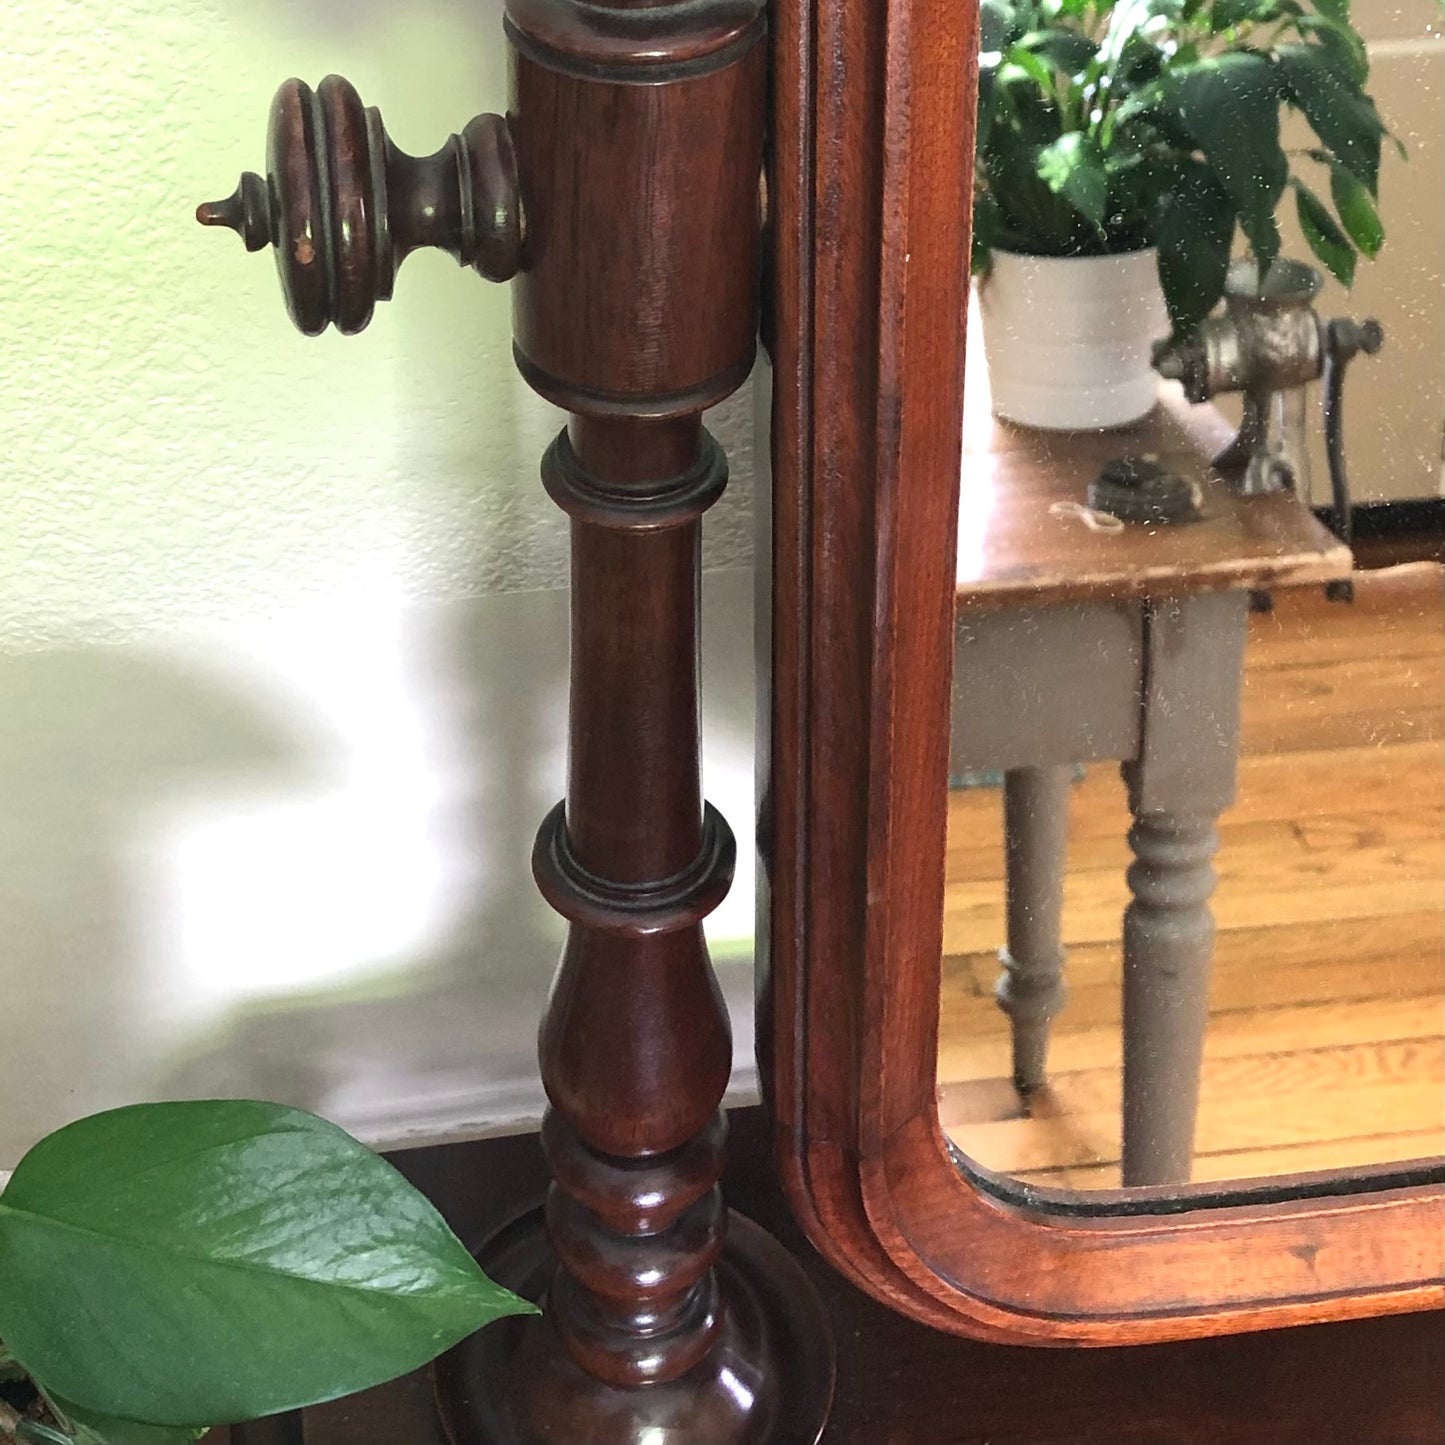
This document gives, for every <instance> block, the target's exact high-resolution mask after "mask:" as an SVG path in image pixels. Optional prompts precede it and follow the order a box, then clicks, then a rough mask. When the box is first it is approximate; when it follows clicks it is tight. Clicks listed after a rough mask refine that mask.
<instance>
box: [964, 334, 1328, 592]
mask: <svg viewBox="0 0 1445 1445" xmlns="http://www.w3.org/2000/svg"><path fill="white" fill-rule="evenodd" d="M982 350H983V348H982V347H981V346H979V345H976V344H975V345H973V346H971V347H970V353H971V354H970V360H969V367H968V376H967V387H966V390H965V401H964V424H963V468H962V490H961V495H960V499H959V501H960V505H959V524H958V571H957V579H958V599H959V604H960V606H969V607H989V606H1003V605H1008V604H1014V603H1021V602H1028V603H1034V604H1037V603H1049V602H1071V601H1098V600H1100V599H1103V598H1119V597H1148V596H1156V597H1159V596H1170V595H1177V594H1179V593H1185V592H1211V591H1227V590H1231V589H1241V588H1271V587H1293V586H1299V585H1302V584H1304V583H1315V582H1326V581H1330V580H1332V579H1334V578H1337V577H1347V576H1348V575H1349V572H1350V553H1349V549H1348V548H1346V547H1345V546H1344V545H1343V544H1342V543H1341V542H1340V541H1339V540H1338V539H1337V538H1335V537H1334V536H1332V535H1331V534H1330V532H1329V531H1328V530H1327V529H1326V528H1325V527H1323V526H1322V525H1321V524H1320V523H1319V521H1317V520H1316V518H1315V516H1314V514H1313V513H1312V512H1311V511H1310V509H1309V507H1308V506H1306V505H1305V504H1304V503H1303V502H1302V501H1300V500H1299V499H1298V498H1297V497H1295V496H1294V495H1293V494H1292V493H1278V494H1275V495H1272V496H1267V497H1241V496H1239V495H1237V494H1236V493H1235V492H1233V491H1232V490H1231V489H1230V488H1229V487H1228V486H1226V485H1225V483H1224V482H1223V481H1222V480H1221V479H1220V478H1219V477H1218V476H1216V475H1215V474H1214V473H1213V472H1212V471H1211V470H1210V468H1209V461H1208V459H1209V457H1211V456H1213V455H1216V454H1217V453H1218V452H1219V451H1220V450H1222V449H1223V447H1224V446H1225V445H1226V444H1227V443H1228V441H1229V440H1230V438H1231V436H1232V434H1233V433H1232V429H1231V428H1230V426H1229V425H1228V423H1227V422H1226V421H1225V420H1224V418H1223V417H1222V416H1220V414H1219V413H1218V412H1217V411H1216V410H1215V409H1214V408H1213V407H1209V406H1197V407H1195V406H1190V405H1188V404H1187V403H1186V402H1185V401H1184V399H1183V396H1182V394H1181V392H1180V389H1179V387H1178V386H1177V384H1175V383H1172V382H1164V383H1161V385H1160V400H1159V405H1158V406H1157V407H1155V409H1154V411H1153V412H1152V413H1151V414H1150V415H1149V416H1148V417H1146V418H1145V420H1144V421H1142V422H1140V423H1138V424H1137V425H1135V426H1132V427H1126V428H1123V429H1120V430H1116V431H1107V432H1042V431H1034V430H1031V429H1029V428H1025V427H1020V426H1014V425H1013V424H1011V423H1009V422H1003V421H999V420H997V419H996V418H995V417H994V416H992V415H991V414H990V411H989V398H988V377H987V373H986V371H985V370H984V367H983V364H982ZM1126 455H1127V456H1136V457H1137V456H1142V455H1151V456H1155V457H1157V458H1158V459H1159V461H1160V462H1162V463H1163V464H1164V465H1165V466H1167V467H1169V468H1170V470H1172V471H1175V472H1178V473H1180V474H1181V475H1183V476H1186V477H1188V478H1190V479H1191V480H1196V481H1198V482H1199V484H1200V487H1201V489H1202V493H1203V508H1202V510H1203V516H1202V518H1201V519H1200V520H1199V521H1197V522H1190V523H1185V524H1182V525H1179V524H1176V525H1168V526H1147V525H1139V524H1131V525H1127V526H1125V527H1123V528H1121V529H1119V530H1116V531H1101V530H1096V529H1095V528H1094V527H1091V526H1090V525H1089V524H1088V520H1087V518H1085V517H1084V516H1082V515H1081V514H1080V513H1079V511H1078V510H1077V509H1076V508H1071V507H1069V506H1067V505H1065V506H1060V505H1059V504H1060V503H1064V504H1068V503H1074V504H1078V506H1082V505H1083V503H1084V501H1085V497H1086V494H1087V490H1088V485H1089V483H1090V481H1092V480H1093V479H1094V478H1095V477H1096V476H1097V475H1098V474H1099V471H1100V469H1101V468H1102V467H1103V466H1104V464H1105V463H1106V462H1108V461H1110V460H1111V459H1112V458H1115V457H1121V456H1126Z"/></svg>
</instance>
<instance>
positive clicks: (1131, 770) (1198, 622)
mask: <svg viewBox="0 0 1445 1445" xmlns="http://www.w3.org/2000/svg"><path fill="white" fill-rule="evenodd" d="M973 370H974V369H971V373H970V378H969V387H968V391H967V399H968V400H967V411H966V415H965V421H964V458H963V477H962V497H961V507H960V520H959V542H958V573H957V583H958V632H957V648H956V657H955V667H954V689H953V692H954V697H953V746H952V754H953V756H952V769H953V772H954V773H955V774H959V773H965V772H995V771H997V772H1001V773H1002V774H1003V787H1004V819H1005V822H1004V833H1005V877H1006V893H1007V904H1006V912H1007V941H1006V947H1005V948H1004V950H1003V952H1002V955H1001V958H1002V962H1003V971H1002V974H1001V975H1000V978H999V983H998V999H999V1003H1000V1005H1001V1007H1002V1008H1003V1009H1004V1011H1005V1012H1006V1013H1007V1014H1008V1016H1009V1019H1010V1022H1011V1025H1012V1030H1013V1070H1014V1080H1015V1083H1016V1085H1017V1086H1018V1087H1019V1088H1020V1089H1021V1090H1023V1091H1030V1090H1035V1089H1037V1088H1039V1087H1040V1086H1041V1085H1042V1083H1043V1081H1044V1078H1045V1070H1046V1061H1047V1050H1048V1038H1049V1028H1050V1023H1051V1020H1052V1019H1053V1017H1054V1015H1055V1014H1056V1013H1057V1012H1058V1010H1059V1008H1060V1007H1061V1006H1062V1003H1063V968H1064V951H1063V947H1062V942H1061V936H1062V935H1061V927H1060V912H1061V903H1062V887H1063V873H1064V855H1065V844H1066V825H1067V817H1068V791H1069V785H1070V779H1071V777H1072V773H1073V769H1074V767H1075V766H1076V765H1077V764H1080V763H1086V762H1091V761H1097V760H1118V761H1119V762H1121V763H1122V764H1123V772H1124V779H1125V783H1126V785H1127V788H1128V795H1129V808H1130V813H1131V815H1132V825H1131V827H1130V830H1129V844H1130V848H1131V850H1132V853H1133V858H1134V861H1133V863H1132V865H1131V866H1130V868H1129V870H1128V883H1129V891H1130V895H1131V902H1130V903H1129V905H1128V907H1127V908H1126V910H1125V913H1124V919H1123V946H1124V978H1123V1018H1124V1081H1123V1182H1124V1184H1125V1185H1140V1184H1154V1185H1158V1184H1172V1183H1180V1182H1184V1181H1185V1180H1187V1179H1188V1178H1189V1174H1190V1166H1191V1161H1192V1155H1193V1140H1194V1121H1195V1115H1196V1111H1197V1105H1198V1094H1199V1074H1200V1063H1201V1055H1202V1050H1203V1042H1204V1029H1205V1022H1206V1019H1207V1014H1208V978H1209V966H1210V960H1211V957H1212V952H1213V935H1214V921H1213V916H1212V914H1211V911H1210V907H1209V897H1210V894H1211V893H1212V892H1213V888H1214V871H1213V867H1212V858H1213V855H1214V851H1215V847H1216V835H1215V823H1216V819H1217V818H1218V815H1219V813H1220V812H1221V811H1222V810H1223V809H1224V808H1225V807H1227V806H1228V805H1229V804H1230V803H1231V802H1232V801H1233V798H1234V786H1235V770H1236V763H1237V752H1238V739H1239V697H1240V677H1241V671H1242V667H1243V660H1244V641H1245V631H1246V619H1247V615H1248V608H1249V598H1250V594H1251V593H1252V592H1260V591H1270V590H1273V589H1277V588H1284V587H1298V586H1304V585H1309V584H1315V585H1322V584H1324V583H1325V582H1328V581H1331V580H1334V579H1336V578H1341V577H1346V576H1348V575H1349V572H1350V554H1349V552H1348V550H1347V549H1346V548H1345V547H1344V546H1342V545H1341V544H1340V543H1339V542H1338V541H1337V540H1336V539H1335V538H1334V537H1333V536H1331V535H1330V533H1329V532H1328V531H1326V529H1325V528H1324V527H1322V526H1321V525H1320V523H1319V522H1318V521H1317V520H1316V519H1315V517H1314V515H1313V514H1312V513H1311V511H1310V510H1309V508H1308V506H1306V505H1305V503H1304V502H1302V501H1301V500H1300V499H1298V498H1297V497H1295V496H1294V495H1292V494H1285V493H1281V494H1278V495H1274V496H1269V497H1249V498H1246V497H1240V496H1238V495H1236V494H1235V493H1234V492H1233V491H1231V490H1230V489H1229V488H1228V487H1227V486H1226V485H1225V484H1224V483H1223V482H1222V481H1221V480H1219V479H1218V478H1217V477H1215V476H1214V475H1213V474H1212V473H1211V472H1210V470H1209V467H1208V461H1207V458H1208V457H1209V456H1211V455H1213V454H1214V453H1215V452H1217V451H1218V450H1219V449H1220V448H1221V447H1222V446H1223V444H1224V443H1225V442H1227V441H1228V439H1229V435H1230V433H1229V430H1228V428H1227V426H1226V425H1225V423H1224V422H1223V419H1222V418H1221V417H1220V416H1219V415H1218V414H1217V413H1216V412H1214V411H1212V410H1210V409H1208V408H1190V407H1188V406H1187V405H1185V404H1184V402H1183V401H1182V400H1181V399H1180V397H1179V394H1178V391H1177V388H1173V387H1169V386H1166V387H1164V388H1163V389H1162V390H1161V401H1160V405H1159V406H1158V407H1157V408H1156V409H1155V411H1154V413H1153V414H1152V415H1151V416H1150V417H1148V418H1147V419H1146V420H1145V421H1143V422H1141V423H1139V424H1138V425H1137V426H1135V427H1131V428H1127V429H1124V430H1120V431H1112V432H1089V433H1061V432H1055V433H1046V432H1036V431H1029V430H1026V429H1024V428H1020V427H1014V426H1011V425H1009V424H1008V423H1004V422H999V421H996V420H995V419H994V418H993V417H992V416H991V415H990V414H989V410H988V396H987V390H986V387H985V386H984V385H982V384H981V383H982V380H983V378H982V377H981V376H978V377H975V375H974V374H973ZM1126 455H1127V456H1141V455H1152V456H1156V457H1157V458H1158V459H1159V460H1160V461H1161V462H1162V463H1163V464H1164V465H1166V466H1167V467H1168V468H1169V469H1170V470H1171V471H1174V472H1177V473H1179V474H1181V475H1184V476H1186V477H1188V478H1190V479H1191V480H1195V481H1197V482H1198V483H1199V486H1200V488H1201V491H1202V497H1203V506H1202V517H1201V519H1200V520H1198V521H1195V522H1189V523H1183V524H1177V525H1173V526H1141V525H1130V526H1126V527H1124V528H1123V529H1121V530H1118V531H1099V530H1096V529H1095V528H1094V527H1091V526H1090V525H1089V524H1088V520H1087V518H1086V517H1085V516H1083V515H1082V513H1081V510H1080V508H1081V507H1082V504H1083V503H1084V501H1085V496H1086V492H1087V488H1088V484H1089V482H1090V481H1091V480H1092V479H1093V478H1094V477H1096V476H1097V475H1098V474H1099V471H1100V470H1101V468H1102V467H1103V466H1104V464H1105V463H1106V462H1108V461H1110V460H1111V459H1113V458H1116V457H1121V456H1126ZM1070 504H1075V505H1070Z"/></svg>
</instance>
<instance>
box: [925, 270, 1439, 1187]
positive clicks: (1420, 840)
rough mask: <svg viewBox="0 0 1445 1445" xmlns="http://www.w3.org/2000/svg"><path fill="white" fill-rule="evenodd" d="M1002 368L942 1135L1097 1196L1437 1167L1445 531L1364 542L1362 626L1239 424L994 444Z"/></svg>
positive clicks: (952, 805)
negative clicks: (1123, 460) (1164, 506)
mask: <svg viewBox="0 0 1445 1445" xmlns="http://www.w3.org/2000/svg"><path fill="white" fill-rule="evenodd" d="M1437 290H1438V288H1437ZM1435 304H1436V305H1437V306H1438V305H1439V302H1438V300H1437V301H1436V303H1435ZM980 351H981V348H978V347H975V348H973V349H972V351H971V356H972V360H971V362H970V368H969V372H970V374H969V379H968V390H967V398H968V400H967V405H966V417H965V443H964V451H965V456H964V467H963V491H962V498H961V502H962V505H961V523H960V543H959V562H958V622H957V646H956V654H955V680H954V716H953V729H952V758H951V773H952V776H951V778H950V801H949V829H948V852H947V887H946V896H945V918H944V961H943V999H942V1010H941V1017H940V1058H939V1107H940V1114H941V1121H942V1123H943V1126H944V1129H945V1131H946V1132H947V1134H948V1135H949V1136H950V1138H951V1139H952V1140H953V1142H954V1143H955V1144H956V1145H957V1146H958V1147H959V1148H960V1149H961V1150H962V1151H963V1152H964V1153H965V1154H966V1155H967V1156H969V1158H970V1159H971V1160H973V1161H974V1162H976V1163H978V1164H980V1165H982V1166H984V1167H985V1168H986V1169H988V1170H992V1171H995V1172H998V1173H1002V1174H1007V1175H1011V1176H1014V1177H1016V1178H1017V1179H1019V1180H1021V1181H1023V1182H1027V1183H1032V1184H1040V1185H1050V1186H1053V1187H1056V1188H1062V1189H1077V1190H1093V1189H1117V1188H1119V1187H1120V1186H1121V1184H1122V1185H1126V1186H1132V1185H1156V1186H1157V1185H1179V1184H1183V1183H1186V1182H1194V1183H1197V1184H1208V1183H1213V1182H1218V1181H1224V1180H1243V1179H1253V1178H1260V1177H1262V1176H1280V1175H1294V1174H1299V1173H1305V1172H1310V1171H1316V1170H1331V1171H1333V1170H1355V1169H1359V1168H1361V1167H1362V1166H1371V1165H1387V1164H1392V1163H1396V1162H1399V1161H1405V1160H1411V1161H1413V1160H1420V1159H1427V1158H1432V1157H1434V1156H1438V1155H1440V1154H1441V1152H1442V1129H1445V1117H1442V1116H1445V1094H1442V1081H1445V1039H1442V1023H1445V1005H1442V927H1445V919H1442V887H1445V847H1442V785H1445V779H1442V748H1441V738H1442V732H1445V727H1442V685H1445V679H1442V622H1445V620H1442V572H1441V567H1440V564H1439V561H1438V557H1439V535H1438V529H1439V521H1438V518H1436V519H1435V521H1434V523H1433V526H1434V528H1435V531H1434V534H1433V535H1423V536H1422V535H1415V536H1409V537H1400V538H1395V539H1388V538H1387V539H1374V540H1371V539H1366V540H1364V541H1361V542H1359V543H1358V544H1357V549H1356V550H1357V567H1358V568H1360V569H1361V570H1357V571H1356V572H1355V573H1354V576H1353V589H1352V590H1353V596H1352V597H1350V596H1348V595H1347V594H1346V593H1344V592H1343V591H1342V589H1341V587H1340V586H1339V581H1340V579H1342V578H1344V577H1346V576H1348V574H1349V571H1350V560H1349V555H1348V553H1347V552H1345V551H1344V550H1343V548H1342V547H1341V546H1340V544H1339V543H1338V541H1337V540H1336V539H1335V538H1333V537H1332V536H1330V534H1329V533H1328V532H1326V531H1325V529H1324V528H1323V527H1322V526H1321V524H1320V523H1319V522H1318V521H1317V520H1316V518H1315V516H1314V515H1313V513H1312V512H1311V510H1310V509H1309V507H1308V506H1307V505H1306V504H1305V502H1304V501H1303V499H1302V498H1301V497H1298V496H1296V495H1295V494H1294V493H1293V492H1291V491H1289V490H1285V491H1273V492H1270V493H1268V494H1264V495H1243V494H1241V490H1240V489H1239V488H1238V486H1237V484H1235V485H1231V483H1230V482H1229V481H1227V480H1225V479H1224V478H1222V477H1221V476H1220V475H1219V473H1218V472H1217V471H1216V470H1215V469H1213V468H1211V466H1210V465H1209V462H1208V458H1210V457H1211V456H1214V455H1216V454H1217V453H1218V452H1219V451H1220V450H1221V446H1222V444H1223V443H1225V442H1227V441H1228V440H1229V439H1230V438H1231V436H1232V429H1231V428H1230V426H1229V425H1228V424H1227V423H1225V422H1224V420H1223V418H1222V417H1221V416H1220V414H1219V413H1218V412H1217V411H1215V410H1214V409H1212V408H1211V407H1209V406H1196V407H1190V406H1189V405H1187V404H1186V403H1185V402H1184V401H1183V399H1182V398H1181V397H1180V396H1179V395H1178V389H1177V388H1175V387H1172V386H1170V385H1168V384H1164V385H1163V386H1161V387H1160V389H1159V396H1160V404H1159V405H1158V406H1157V407H1156V408H1155V409H1154V410H1153V411H1152V412H1151V413H1150V414H1149V415H1148V416H1147V417H1146V418H1145V419H1144V420H1142V421H1140V422H1137V423H1135V424H1133V425H1132V426H1130V427H1127V428H1124V429H1112V430H1093V431H1072V432H1049V431H1044V430H1038V429H1032V428H1026V427H1021V426H1015V425H1011V424H1008V423H1005V422H1001V421H999V420H997V419H996V418H994V417H992V416H991V415H990V410H989V407H990V403H989V392H988V376H987V374H986V372H985V369H984V367H983V365H982V364H981V358H980V354H979V353H980ZM1308 424H1309V422H1308V416H1307V415H1306V425H1308ZM1316 426H1318V423H1316ZM1359 430H1360V428H1358V427H1357V431H1359ZM1362 450H1363V448H1362ZM1124 456H1129V457H1133V458H1136V459H1137V458H1141V457H1145V456H1147V457H1149V458H1150V459H1151V460H1150V463H1149V465H1148V466H1136V467H1134V468H1132V469H1125V470H1124V472H1123V473H1122V474H1121V473H1120V472H1119V469H1118V468H1114V469H1113V481H1114V482H1115V483H1118V482H1119V481H1120V478H1121V475H1122V481H1123V483H1124V488H1123V490H1124V492H1125V494H1126V499H1127V498H1128V497H1133V500H1134V502H1137V493H1138V491H1139V490H1140V488H1139V485H1138V484H1139V482H1140V478H1141V477H1143V478H1144V480H1145V481H1147V480H1148V478H1149V476H1150V475H1153V474H1155V473H1158V474H1160V475H1162V476H1164V477H1174V478H1179V479H1182V481H1183V483H1184V486H1183V489H1182V493H1183V495H1185V496H1186V497H1187V499H1188V500H1189V502H1190V504H1191V507H1192V511H1191V515H1190V516H1189V517H1187V518H1181V519H1177V520H1172V521H1171V520H1165V519H1164V518H1163V517H1162V516H1161V515H1157V514H1156V515H1150V516H1146V519H1145V520H1144V521H1142V522H1141V521H1122V520H1120V519H1118V518H1116V517H1115V516H1114V515H1112V513H1111V512H1110V511H1109V510H1107V508H1108V507H1109V505H1110V502H1109V497H1108V488H1107V487H1105V488H1103V489H1101V488H1100V487H1099V486H1098V485H1097V482H1098V479H1099V478H1100V476H1101V475H1104V476H1105V477H1106V479H1107V478H1108V476H1109V474H1110V471H1111V469H1110V466H1109V464H1110V463H1111V462H1112V461H1114V460H1115V459H1117V458H1120V457H1124ZM1401 470H1402V471H1404V470H1407V469H1405V468H1402V469H1401ZM1091 481H1092V482H1095V483H1096V485H1095V487H1094V489H1093V491H1092V492H1091V491H1090V490H1089V484H1090V482H1091ZM1131 489H1132V490H1131ZM1091 504H1092V505H1091ZM1128 507H1129V502H1128V501H1127V500H1126V504H1125V506H1124V507H1123V509H1122V510H1123V512H1124V514H1125V515H1127V514H1128ZM1419 510H1420V509H1418V508H1417V509H1416V511H1417V512H1418V511H1419ZM1427 510H1428V509H1427ZM1374 514H1375V515H1378V513H1374ZM1386 515H1389V513H1388V512H1387V513H1386ZM1397 515H1398V511H1397ZM1405 515H1407V516H1409V515H1413V514H1412V513H1410V511H1409V509H1408V508H1407V509H1406V510H1405ZM1332 579H1333V581H1332ZM1121 763H1122V764H1123V766H1122V768H1121V767H1120V766H1119V764H1121ZM1216 877H1217V880H1218V881H1217V887H1215V879H1216Z"/></svg>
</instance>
